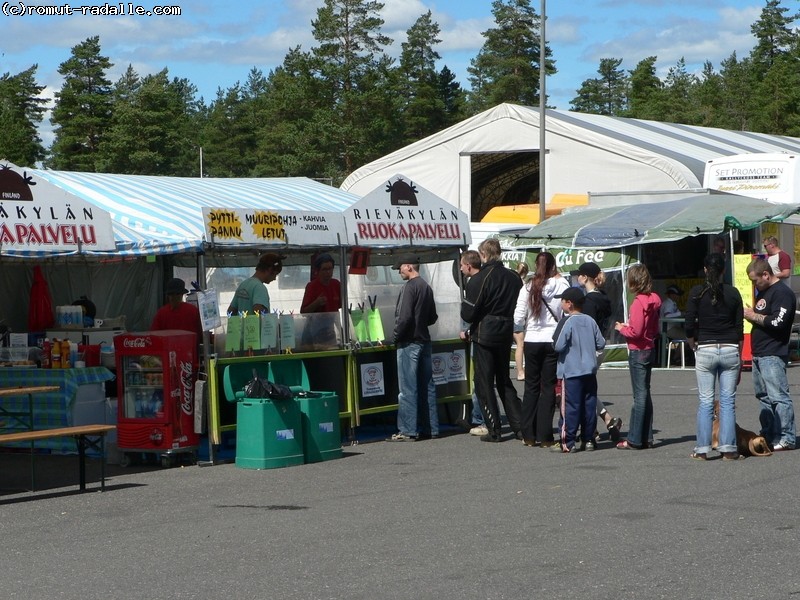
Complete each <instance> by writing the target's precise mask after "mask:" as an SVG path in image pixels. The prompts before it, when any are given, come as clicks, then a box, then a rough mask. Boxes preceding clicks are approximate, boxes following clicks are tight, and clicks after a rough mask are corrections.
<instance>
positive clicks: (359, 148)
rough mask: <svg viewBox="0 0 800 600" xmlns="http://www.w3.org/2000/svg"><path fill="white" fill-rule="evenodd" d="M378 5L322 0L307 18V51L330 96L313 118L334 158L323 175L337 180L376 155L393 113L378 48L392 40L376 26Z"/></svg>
mask: <svg viewBox="0 0 800 600" xmlns="http://www.w3.org/2000/svg"><path fill="white" fill-rule="evenodd" d="M383 6H384V5H383V3H381V2H376V1H375V0H325V3H324V5H323V6H322V7H321V8H319V9H318V10H317V18H316V19H315V20H314V21H312V27H313V32H314V39H315V40H317V41H318V42H319V45H318V46H317V47H315V48H313V49H312V54H313V57H314V60H315V63H316V67H317V68H318V69H319V71H318V76H319V77H320V78H321V80H322V82H323V84H324V87H326V88H327V90H328V94H329V95H330V98H331V100H332V102H331V104H330V105H329V106H327V107H326V108H325V109H324V112H318V113H317V114H316V116H315V121H316V126H317V127H319V134H320V142H321V144H322V147H323V148H324V149H325V150H326V151H327V152H330V154H331V156H336V157H338V160H337V161H336V171H337V172H336V173H332V172H328V173H326V175H328V176H331V177H334V178H337V179H339V178H342V177H343V176H344V175H345V174H347V173H350V172H352V171H353V170H354V169H355V168H356V167H357V166H358V165H361V164H363V163H365V162H368V161H369V160H371V159H372V158H376V157H377V156H380V152H381V151H382V150H383V149H384V148H385V134H386V132H387V131H391V130H392V121H393V120H394V119H395V118H396V111H394V102H395V100H394V98H393V97H392V96H391V94H390V93H389V92H390V91H389V89H388V87H387V86H386V79H387V76H388V69H389V67H390V66H391V60H390V59H389V58H388V57H387V56H386V55H385V53H384V51H383V47H384V46H386V45H388V44H391V43H392V40H391V39H390V38H388V37H387V36H385V35H383V34H382V33H381V31H380V30H381V27H382V26H383V19H382V18H381V17H380V15H379V13H380V11H381V10H382V9H383Z"/></svg>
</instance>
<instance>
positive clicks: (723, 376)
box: [694, 346, 739, 454]
mask: <svg viewBox="0 0 800 600" xmlns="http://www.w3.org/2000/svg"><path fill="white" fill-rule="evenodd" d="M694 360H695V374H696V375H697V397H698V399H699V404H698V405H697V445H696V446H695V448H694V451H695V452H696V453H697V454H708V452H709V451H710V450H711V426H712V421H713V419H714V392H715V387H716V382H717V378H719V440H718V445H717V451H718V452H736V380H737V379H738V378H739V348H737V347H735V346H723V347H721V348H717V347H716V346H700V347H699V348H698V349H697V352H695V355H694Z"/></svg>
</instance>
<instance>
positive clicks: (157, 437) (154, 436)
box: [150, 429, 164, 446]
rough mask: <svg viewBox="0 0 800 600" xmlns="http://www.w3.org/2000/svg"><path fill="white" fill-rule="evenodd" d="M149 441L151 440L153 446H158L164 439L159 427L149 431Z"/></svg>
mask: <svg viewBox="0 0 800 600" xmlns="http://www.w3.org/2000/svg"><path fill="white" fill-rule="evenodd" d="M150 441H151V442H153V445H154V446H160V445H161V442H162V441H164V432H163V431H161V430H160V429H153V431H152V432H151V433H150Z"/></svg>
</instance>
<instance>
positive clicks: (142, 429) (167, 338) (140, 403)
mask: <svg viewBox="0 0 800 600" xmlns="http://www.w3.org/2000/svg"><path fill="white" fill-rule="evenodd" d="M114 352H115V354H116V363H117V386H118V387H117V394H118V396H117V398H118V404H117V406H118V414H117V446H118V448H119V450H120V452H121V453H122V464H123V465H129V464H132V463H134V462H138V461H139V460H141V459H148V458H149V459H152V460H155V461H157V460H158V458H159V457H160V460H161V465H162V466H165V467H167V466H171V465H174V464H176V463H178V462H179V461H180V459H182V458H186V457H187V456H188V457H189V459H190V460H191V461H194V460H195V458H196V455H197V445H198V436H197V434H196V433H195V432H194V382H195V379H196V363H197V357H196V356H195V354H196V353H197V340H196V335H195V334H194V333H191V332H188V331H178V330H165V331H145V332H142V333H125V334H121V335H118V336H116V337H115V338H114Z"/></svg>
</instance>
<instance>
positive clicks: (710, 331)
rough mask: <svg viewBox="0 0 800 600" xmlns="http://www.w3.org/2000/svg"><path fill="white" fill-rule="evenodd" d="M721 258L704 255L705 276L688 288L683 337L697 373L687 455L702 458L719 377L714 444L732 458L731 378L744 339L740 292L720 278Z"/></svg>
mask: <svg viewBox="0 0 800 600" xmlns="http://www.w3.org/2000/svg"><path fill="white" fill-rule="evenodd" d="M724 269H725V258H724V257H723V256H722V254H716V253H715V254H709V255H708V256H706V258H705V261H704V262H703V270H704V271H705V276H706V281H705V283H704V284H702V285H696V286H694V287H693V288H692V290H691V291H690V292H689V299H688V301H687V303H686V337H687V339H688V341H689V345H690V346H691V347H692V348H693V349H694V351H695V373H696V375H697V395H698V398H699V404H698V407H697V444H696V445H695V447H694V451H693V452H692V453H691V454H690V457H691V458H694V459H697V460H705V459H706V457H707V454H708V452H709V451H710V450H711V424H712V421H713V419H714V387H715V383H716V381H717V379H719V444H718V446H717V451H718V452H720V453H721V454H722V458H723V459H729V460H736V459H737V458H739V453H738V451H737V449H736V383H737V380H738V379H739V369H740V366H741V363H740V354H741V351H742V343H743V340H744V320H743V319H742V313H743V307H742V296H741V294H740V293H739V290H737V289H736V288H735V287H733V286H730V285H726V284H724V283H722V273H723V271H724Z"/></svg>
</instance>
